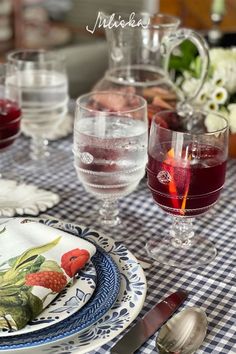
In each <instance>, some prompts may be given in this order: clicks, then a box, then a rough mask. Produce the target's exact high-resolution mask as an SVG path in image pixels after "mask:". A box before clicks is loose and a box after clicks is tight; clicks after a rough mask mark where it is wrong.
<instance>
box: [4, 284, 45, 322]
mask: <svg viewBox="0 0 236 354" xmlns="http://www.w3.org/2000/svg"><path fill="white" fill-rule="evenodd" d="M42 310H43V303H42V300H41V299H39V298H38V297H37V296H35V295H33V294H32V293H31V292H30V291H21V290H20V291H19V290H18V294H17V296H16V295H12V296H7V297H1V298H0V328H9V327H8V321H6V316H7V315H10V316H11V317H12V319H13V321H11V322H10V324H9V325H10V326H13V324H14V323H15V325H16V327H17V329H21V328H23V327H24V326H25V325H26V324H27V323H28V322H29V321H30V320H32V319H33V318H34V317H35V316H37V315H38V314H39V313H41V312H42ZM6 322H7V323H6Z"/></svg>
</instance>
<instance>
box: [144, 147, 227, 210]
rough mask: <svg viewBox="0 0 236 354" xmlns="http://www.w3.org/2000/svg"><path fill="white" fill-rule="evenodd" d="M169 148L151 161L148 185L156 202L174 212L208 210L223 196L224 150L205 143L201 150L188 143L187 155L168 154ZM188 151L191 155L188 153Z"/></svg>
mask: <svg viewBox="0 0 236 354" xmlns="http://www.w3.org/2000/svg"><path fill="white" fill-rule="evenodd" d="M163 150H165V151H167V154H166V156H163V153H161V152H160V154H159V155H158V154H157V156H155V158H154V157H152V156H151V155H150V154H149V160H148V165H147V175H148V186H149V188H150V190H151V193H152V196H153V199H154V200H155V202H156V203H157V204H158V205H159V206H160V207H161V208H162V209H163V210H165V211H166V212H168V213H171V214H174V215H182V216H196V215H199V214H202V213H204V212H206V211H207V210H208V209H209V208H210V207H211V206H212V205H214V204H215V202H216V201H217V199H218V198H219V195H220V191H221V189H222V187H223V185H224V181H225V171H226V161H225V158H224V154H223V152H222V151H221V150H220V149H219V148H217V147H214V146H209V145H206V144H202V145H199V144H198V146H197V152H196V151H195V150H194V149H193V148H192V146H191V145H190V146H188V149H187V148H185V149H183V151H182V156H185V158H180V159H179V160H178V159H176V158H175V157H174V156H169V157H168V151H171V148H170V146H169V147H168V146H166V147H165V148H164V149H163ZM186 151H187V157H186Z"/></svg>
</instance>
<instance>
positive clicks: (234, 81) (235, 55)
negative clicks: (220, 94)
mask: <svg viewBox="0 0 236 354" xmlns="http://www.w3.org/2000/svg"><path fill="white" fill-rule="evenodd" d="M209 54H210V62H211V65H212V67H213V70H214V73H213V77H216V76H217V77H220V78H223V79H224V86H225V88H226V90H227V91H228V92H229V94H232V93H235V92H236V65H235V64H236V51H232V50H231V49H223V48H214V49H211V50H210V52H209Z"/></svg>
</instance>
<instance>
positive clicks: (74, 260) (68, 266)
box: [61, 248, 90, 278]
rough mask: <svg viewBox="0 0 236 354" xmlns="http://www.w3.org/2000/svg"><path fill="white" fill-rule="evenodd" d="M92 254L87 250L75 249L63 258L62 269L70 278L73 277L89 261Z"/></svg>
mask: <svg viewBox="0 0 236 354" xmlns="http://www.w3.org/2000/svg"><path fill="white" fill-rule="evenodd" d="M89 257H90V254H89V252H88V251H87V250H84V249H82V250H81V249H79V248H75V249H74V250H71V251H69V252H67V253H65V254H63V256H62V257H61V267H62V268H63V269H64V271H65V272H66V274H67V275H68V276H69V277H71V278H72V277H73V276H74V275H75V274H76V273H77V272H78V271H79V270H80V269H82V268H83V267H84V265H85V264H86V262H87V261H88V260H89Z"/></svg>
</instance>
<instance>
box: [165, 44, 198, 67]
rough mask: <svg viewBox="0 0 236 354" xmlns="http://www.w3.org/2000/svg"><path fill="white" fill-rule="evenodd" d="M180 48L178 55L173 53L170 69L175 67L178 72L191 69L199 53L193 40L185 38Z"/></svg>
mask: <svg viewBox="0 0 236 354" xmlns="http://www.w3.org/2000/svg"><path fill="white" fill-rule="evenodd" d="M179 50H180V53H178V55H174V54H172V55H171V57H170V64H169V69H175V70H176V71H178V72H183V71H185V70H188V71H191V69H190V65H191V63H192V62H193V60H194V59H195V58H196V56H197V55H198V51H197V48H196V47H195V45H194V44H193V43H192V42H191V41H189V40H185V41H183V42H182V43H181V44H180V46H179Z"/></svg>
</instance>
